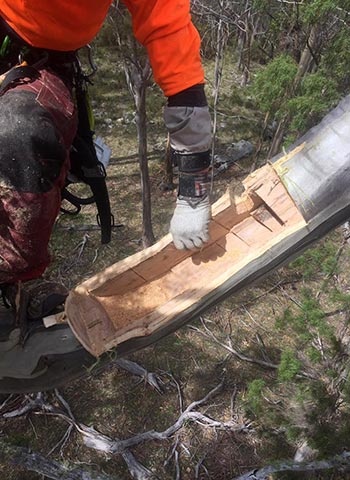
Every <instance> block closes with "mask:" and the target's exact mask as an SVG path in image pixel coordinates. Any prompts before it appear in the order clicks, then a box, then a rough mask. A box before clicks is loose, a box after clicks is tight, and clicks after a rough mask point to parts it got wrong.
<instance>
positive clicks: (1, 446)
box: [0, 440, 121, 480]
mask: <svg viewBox="0 0 350 480" xmlns="http://www.w3.org/2000/svg"><path fill="white" fill-rule="evenodd" d="M0 461H1V462H3V463H6V464H9V465H13V466H17V467H18V466H20V467H23V468H25V469H26V470H28V471H30V472H35V473H38V474H40V475H44V476H45V477H47V478H51V479H53V480H121V478H120V477H119V476H118V477H117V476H115V475H113V476H110V475H101V474H99V473H93V472H88V471H86V470H80V469H70V468H67V467H66V466H64V465H62V464H61V463H58V462H56V461H54V460H48V459H47V458H45V457H44V456H43V455H40V454H39V453H34V452H32V451H30V450H28V449H27V448H22V447H16V446H13V445H10V444H8V443H6V442H4V441H3V440H0Z"/></svg>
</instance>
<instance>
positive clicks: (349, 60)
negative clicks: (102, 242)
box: [322, 26, 350, 93]
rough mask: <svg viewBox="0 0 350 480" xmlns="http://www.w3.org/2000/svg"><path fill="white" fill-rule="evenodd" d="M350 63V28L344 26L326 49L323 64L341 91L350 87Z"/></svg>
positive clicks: (345, 90) (346, 90)
mask: <svg viewBox="0 0 350 480" xmlns="http://www.w3.org/2000/svg"><path fill="white" fill-rule="evenodd" d="M349 65H350V35H349V28H348V27H347V26H343V27H342V28H341V29H340V30H339V32H338V33H337V35H336V36H335V38H334V39H333V41H332V43H331V44H330V45H329V48H328V49H327V50H326V51H325V53H324V56H323V59H322V66H323V70H324V71H325V72H326V73H327V75H328V77H330V76H331V78H332V82H333V83H336V84H337V88H338V91H339V92H340V93H342V92H344V93H346V92H348V91H349V87H350V78H349Z"/></svg>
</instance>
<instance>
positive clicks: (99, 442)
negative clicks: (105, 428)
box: [3, 382, 250, 480]
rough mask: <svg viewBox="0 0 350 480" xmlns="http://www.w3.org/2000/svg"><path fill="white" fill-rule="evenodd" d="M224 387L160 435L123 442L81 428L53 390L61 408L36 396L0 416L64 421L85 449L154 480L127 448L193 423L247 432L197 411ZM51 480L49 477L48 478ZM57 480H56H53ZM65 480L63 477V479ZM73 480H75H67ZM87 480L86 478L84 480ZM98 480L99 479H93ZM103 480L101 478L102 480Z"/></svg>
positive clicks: (140, 478) (165, 436) (244, 426)
mask: <svg viewBox="0 0 350 480" xmlns="http://www.w3.org/2000/svg"><path fill="white" fill-rule="evenodd" d="M222 387H223V382H221V383H220V384H219V385H218V386H217V387H215V388H213V389H212V390H211V391H210V392H209V393H208V394H207V395H206V396H205V397H204V398H202V399H201V400H198V401H194V402H192V403H191V404H190V405H189V406H188V407H187V408H186V409H185V410H184V411H183V412H182V413H181V414H180V416H179V418H178V419H177V420H176V422H175V423H174V424H173V425H171V426H170V427H168V428H167V429H166V430H164V431H162V432H156V431H154V430H150V431H147V432H144V433H140V434H138V435H135V436H134V437H130V438H128V439H126V440H120V439H118V438H114V439H112V438H110V437H108V436H106V435H104V434H102V433H100V432H98V431H97V430H95V429H94V428H93V427H88V426H86V425H83V424H81V423H79V422H77V420H76V419H75V417H74V415H73V413H72V411H71V409H70V407H69V405H68V403H67V402H66V401H65V400H64V398H63V397H62V395H61V394H60V393H59V392H58V391H57V390H56V391H55V398H56V400H57V401H58V402H59V404H60V407H57V406H55V405H53V404H51V403H49V402H48V401H47V399H46V398H45V396H44V395H43V394H41V393H40V394H38V395H37V396H36V397H35V398H31V397H30V396H27V397H26V398H25V401H26V403H25V404H24V405H22V406H21V407H20V408H17V409H16V410H15V411H12V412H6V413H4V414H3V417H6V418H13V417H17V416H22V415H25V414H27V413H29V412H33V413H36V414H45V415H52V416H55V417H58V418H61V419H63V420H64V421H65V422H67V423H68V424H69V425H70V426H73V427H74V428H75V430H76V431H77V432H78V433H80V434H81V435H82V438H83V442H84V444H85V445H86V446H87V447H88V448H92V449H94V450H97V451H100V452H103V453H105V454H109V455H116V454H120V455H122V457H123V459H124V461H125V462H126V464H127V466H128V468H129V471H130V473H131V475H132V476H133V478H136V479H137V480H151V479H154V478H156V477H155V475H154V474H153V473H152V472H151V471H149V470H148V469H146V468H145V467H144V466H142V465H141V464H140V463H139V462H138V461H137V460H136V458H135V457H134V456H133V454H132V453H131V452H130V451H129V449H130V448H132V447H135V446H136V445H140V444H142V443H145V442H149V441H153V440H158V441H159V440H160V441H162V440H168V439H169V438H171V437H172V436H173V435H174V434H175V433H176V432H177V431H179V430H180V429H181V428H182V427H183V425H184V424H185V423H186V422H188V421H191V422H194V423H196V424H198V425H201V426H203V427H206V428H218V429H224V430H230V431H234V432H241V431H246V430H247V429H249V427H250V426H249V424H248V425H247V424H242V425H240V424H237V423H235V422H234V421H232V420H230V421H228V422H222V421H218V420H214V419H212V418H210V417H209V416H207V415H205V414H203V413H201V412H199V411H197V409H198V408H199V407H201V406H202V405H204V404H205V403H207V402H208V401H209V400H210V399H211V398H212V397H213V396H214V395H216V394H217V393H218V392H219V391H220V390H221V389H222ZM50 478H51V477H50ZM52 478H56V477H52ZM62 478H63V479H65V477H62ZM70 478H71V479H72V480H75V477H70ZM77 478H79V477H77ZM91 478H93V477H91ZM87 479H89V477H87ZM96 479H98V477H96ZM101 480H103V477H101Z"/></svg>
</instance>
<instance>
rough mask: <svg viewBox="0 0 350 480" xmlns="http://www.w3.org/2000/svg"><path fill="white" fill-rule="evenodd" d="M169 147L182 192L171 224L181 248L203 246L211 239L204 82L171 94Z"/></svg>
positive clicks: (208, 130) (208, 126) (167, 119)
mask: <svg viewBox="0 0 350 480" xmlns="http://www.w3.org/2000/svg"><path fill="white" fill-rule="evenodd" d="M164 120H165V124H166V126H167V128H168V131H169V137H170V146H171V148H172V151H173V153H174V160H175V164H176V165H177V167H178V169H179V191H178V199H177V202H176V208H175V211H174V215H173V218H172V220H171V223H170V233H171V234H172V236H173V240H174V244H175V247H176V248H178V249H184V248H188V249H192V248H200V247H202V245H203V244H204V243H205V242H207V241H208V240H209V233H208V224H209V220H210V202H209V198H208V193H207V189H206V184H207V183H208V171H209V166H210V145H211V121H210V115H209V110H208V106H207V101H206V97H205V93H204V86H203V85H195V86H193V87H190V88H189V89H187V90H184V91H183V92H180V93H179V94H176V95H174V96H173V97H169V100H168V105H167V106H166V107H165V109H164Z"/></svg>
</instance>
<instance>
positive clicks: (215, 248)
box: [66, 165, 305, 356]
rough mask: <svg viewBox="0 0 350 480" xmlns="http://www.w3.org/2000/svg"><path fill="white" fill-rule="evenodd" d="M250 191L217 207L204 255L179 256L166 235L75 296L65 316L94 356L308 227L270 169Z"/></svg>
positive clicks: (182, 307) (187, 305)
mask: <svg viewBox="0 0 350 480" xmlns="http://www.w3.org/2000/svg"><path fill="white" fill-rule="evenodd" d="M243 184H244V187H245V189H246V190H245V191H244V192H243V194H242V195H241V197H239V198H237V197H234V198H233V199H232V198H231V197H230V194H229V193H226V194H225V195H223V197H221V198H220V199H219V200H218V202H216V204H215V205H213V209H212V211H213V219H212V221H211V223H210V227H209V230H210V234H211V238H210V242H209V243H208V244H205V246H204V247H203V248H202V249H201V250H197V251H187V250H185V251H181V250H180V251H179V250H176V249H175V247H174V246H173V244H172V242H171V237H170V235H167V236H166V237H164V239H162V240H161V241H160V242H158V243H157V244H156V245H154V246H152V247H150V248H149V249H146V250H145V251H143V252H139V253H137V254H135V255H133V256H131V257H129V258H127V259H125V260H122V261H121V262H119V263H117V264H116V265H113V266H112V267H109V268H108V269H106V270H105V271H104V272H101V273H99V274H98V275H96V276H95V277H92V278H91V279H89V280H87V281H86V282H84V283H82V284H81V285H79V286H78V287H77V288H76V289H75V290H74V291H73V293H72V294H71V295H70V296H69V298H68V300H67V302H66V314H67V317H68V319H69V324H70V326H71V328H72V329H73V331H74V333H75V334H76V336H77V337H78V339H79V340H80V339H81V340H82V344H83V345H84V347H85V348H86V349H87V350H88V351H89V352H90V353H92V354H93V355H95V356H98V355H101V354H102V353H103V352H105V351H107V350H108V349H110V348H112V347H115V346H116V345H118V343H120V342H124V341H126V340H127V339H130V338H135V337H138V336H145V335H149V334H151V333H153V332H155V331H156V330H157V329H158V328H160V327H163V326H164V325H165V324H167V323H169V322H171V321H172V320H173V319H175V318H179V317H181V315H184V314H185V313H186V311H187V310H188V309H191V308H193V306H194V305H196V304H197V303H198V302H200V301H201V300H202V299H203V298H206V297H208V296H210V295H212V292H215V290H216V289H218V288H219V287H220V286H221V285H222V284H223V283H224V282H226V281H227V280H228V279H229V278H231V277H232V276H233V275H235V273H237V272H239V271H240V269H242V268H244V267H245V266H246V265H248V264H249V262H251V261H253V260H255V259H257V258H258V257H259V255H262V254H263V253H264V252H266V251H267V250H268V249H270V248H271V246H273V245H274V244H276V243H277V242H279V241H281V239H282V238H285V237H287V236H288V235H290V234H291V233H292V232H295V231H297V230H298V229H300V228H303V227H304V226H305V220H304V219H303V217H302V215H301V214H300V212H299V211H298V209H297V207H296V206H295V204H294V202H293V201H292V199H291V198H290V196H289V194H288V192H287V191H286V189H285V187H284V186H283V184H282V183H281V181H280V179H279V177H278V176H277V174H276V172H275V171H274V169H273V168H272V167H271V166H269V165H266V166H265V167H263V168H261V169H260V170H257V171H256V172H254V173H253V174H252V175H250V176H249V177H248V178H247V179H246V180H245V181H244V183H243ZM82 299H84V302H85V304H84V305H82V303H81V300H82ZM84 302H83V303H84ZM92 310H93V311H92ZM89 319H90V320H89ZM96 319H99V320H100V323H98V321H96ZM89 327H90V328H89Z"/></svg>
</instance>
